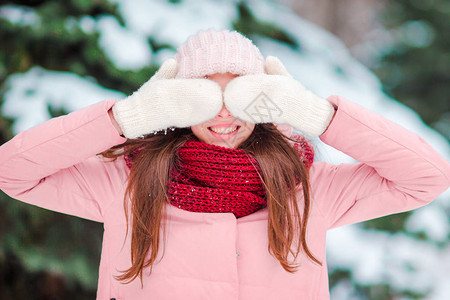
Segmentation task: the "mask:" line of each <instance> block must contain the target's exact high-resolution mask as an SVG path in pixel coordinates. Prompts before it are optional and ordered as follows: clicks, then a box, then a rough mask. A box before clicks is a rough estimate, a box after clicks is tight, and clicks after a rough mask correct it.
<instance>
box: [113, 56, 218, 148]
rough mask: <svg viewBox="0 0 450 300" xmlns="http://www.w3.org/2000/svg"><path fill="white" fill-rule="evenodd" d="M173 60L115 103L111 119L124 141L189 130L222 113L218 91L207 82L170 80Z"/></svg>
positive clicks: (213, 84) (216, 86) (174, 74)
mask: <svg viewBox="0 0 450 300" xmlns="http://www.w3.org/2000/svg"><path fill="white" fill-rule="evenodd" d="M176 74H177V62H176V61H175V59H169V60H167V61H165V62H164V63H163V64H162V66H161V67H160V69H159V70H158V72H157V73H156V74H155V75H154V76H153V77H152V78H150V80H149V81H147V82H146V83H144V84H143V85H142V86H141V87H140V88H139V89H138V90H137V91H136V92H134V93H133V94H132V95H131V96H129V97H127V98H125V99H124V100H121V101H118V102H116V104H115V105H114V106H113V108H112V111H113V114H114V118H115V119H116V121H117V123H118V124H119V126H120V128H121V129H122V131H123V134H124V136H125V137H127V138H130V139H132V138H137V137H141V136H144V135H146V134H149V133H152V132H155V131H158V130H162V129H166V128H169V127H189V126H192V125H197V124H200V123H202V122H204V121H207V120H209V119H212V118H214V117H215V116H216V115H217V114H218V113H219V112H220V110H221V109H222V106H223V102H222V89H221V87H220V86H219V85H218V84H217V83H216V82H214V81H212V80H208V79H174V78H175V76H176Z"/></svg>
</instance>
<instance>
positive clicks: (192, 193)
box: [125, 136, 314, 218]
mask: <svg viewBox="0 0 450 300" xmlns="http://www.w3.org/2000/svg"><path fill="white" fill-rule="evenodd" d="M294 138H295V139H296V140H297V141H298V142H297V143H294V145H293V146H294V148H295V149H296V150H297V151H298V152H299V155H300V157H301V158H302V160H303V162H304V163H305V165H306V166H307V167H308V168H309V167H310V166H311V164H312V161H313V159H314V151H313V150H312V147H311V146H310V144H309V143H308V142H307V141H306V140H305V139H304V138H303V137H301V136H294ZM137 154H138V153H133V155H131V156H126V157H125V160H126V162H127V165H128V167H129V168H131V167H132V158H133V157H136V155H137ZM176 155H177V158H178V160H177V161H178V163H177V165H176V166H175V167H174V168H172V170H170V174H169V181H168V194H169V199H170V202H171V204H172V205H174V206H176V207H178V208H181V209H184V210H188V211H192V212H210V213H217V212H231V213H233V214H234V215H235V216H236V218H239V217H243V216H246V215H249V214H251V213H253V212H255V211H257V210H259V209H261V208H263V207H265V206H266V205H267V203H266V197H265V189H264V187H263V184H262V181H261V178H260V177H259V175H258V173H261V172H260V167H259V164H258V162H257V161H256V159H255V158H254V157H253V156H250V155H247V154H246V152H245V151H244V150H242V149H231V148H226V147H221V146H216V145H211V144H207V143H203V142H199V141H188V142H186V143H185V144H184V145H183V147H181V148H180V149H178V151H177V153H176Z"/></svg>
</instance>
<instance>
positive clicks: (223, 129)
mask: <svg viewBox="0 0 450 300" xmlns="http://www.w3.org/2000/svg"><path fill="white" fill-rule="evenodd" d="M239 128H241V126H232V127H215V128H212V127H208V129H209V131H211V132H213V133H214V134H220V135H227V134H231V133H235V132H236V131H238V130H239Z"/></svg>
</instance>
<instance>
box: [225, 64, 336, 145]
mask: <svg viewBox="0 0 450 300" xmlns="http://www.w3.org/2000/svg"><path fill="white" fill-rule="evenodd" d="M265 70H266V73H267V74H257V75H245V76H240V77H236V78H234V79H233V80H231V81H230V82H229V83H228V85H227V86H226V88H225V91H224V102H225V106H226V107H227V109H228V110H229V111H230V113H231V114H232V115H233V116H235V117H237V118H239V119H242V120H245V121H247V122H251V123H275V124H288V125H291V126H292V127H294V128H295V129H297V130H299V131H301V132H302V133H303V134H305V135H306V136H309V137H316V136H319V135H321V134H322V133H323V132H324V131H325V130H326V128H327V127H328V125H329V124H330V122H331V120H332V118H333V115H334V113H335V109H334V107H333V105H332V104H331V103H330V102H328V101H327V100H325V99H323V98H320V97H318V96H317V95H315V94H314V93H312V92H311V91H308V90H307V89H306V88H305V87H303V85H302V84H301V83H300V82H298V81H297V80H295V79H293V78H292V76H291V75H290V74H289V73H288V72H287V71H286V68H285V67H284V65H283V64H282V63H281V61H280V60H279V59H278V58H276V57H273V56H268V57H267V58H266V61H265Z"/></svg>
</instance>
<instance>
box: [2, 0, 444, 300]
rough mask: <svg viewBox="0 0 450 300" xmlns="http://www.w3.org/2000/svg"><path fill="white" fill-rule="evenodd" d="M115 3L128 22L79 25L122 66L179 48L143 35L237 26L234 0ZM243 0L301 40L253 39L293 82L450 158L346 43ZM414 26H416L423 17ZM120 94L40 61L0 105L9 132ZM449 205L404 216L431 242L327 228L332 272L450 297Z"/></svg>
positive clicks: (14, 80)
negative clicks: (371, 115)
mask: <svg viewBox="0 0 450 300" xmlns="http://www.w3.org/2000/svg"><path fill="white" fill-rule="evenodd" d="M114 2H117V3H118V5H119V11H120V13H121V15H122V16H123V17H124V19H125V24H126V26H125V27H121V26H120V25H119V24H118V22H117V21H116V20H114V19H112V18H110V17H109V18H106V17H105V18H102V19H100V21H98V22H96V21H95V20H93V19H92V18H85V19H82V28H84V30H85V31H93V30H99V31H100V33H101V38H100V46H101V47H102V48H103V49H104V51H105V53H106V54H107V55H108V56H109V57H110V58H111V59H112V60H113V61H114V63H115V64H116V65H117V66H118V67H119V68H121V69H138V68H140V67H142V66H144V65H147V64H149V63H154V64H156V63H161V62H162V61H163V60H165V59H167V58H169V57H171V56H172V55H173V54H174V50H163V51H159V52H157V53H153V54H151V49H150V46H149V45H148V43H147V40H146V39H147V38H148V37H149V36H152V38H154V39H155V41H156V42H157V43H159V44H170V45H173V46H174V49H175V48H176V47H177V46H178V45H180V44H181V43H182V42H183V41H184V40H186V38H187V37H188V36H190V35H191V34H194V33H196V32H197V31H198V30H200V29H208V28H217V29H220V28H231V22H232V21H233V20H234V19H235V18H236V16H237V11H236V8H235V4H236V1H225V0H222V1H206V0H198V1H194V0H184V1H181V3H180V4H170V3H169V2H168V1H156V0H154V1H147V0H126V1H125V0H115V1H114ZM247 3H249V5H250V7H251V9H252V11H253V12H254V13H255V15H256V16H257V17H258V18H259V19H260V20H263V21H265V22H269V23H270V22H272V23H274V24H276V25H277V26H279V27H280V28H282V29H283V30H285V31H286V32H287V33H288V34H290V36H292V37H293V38H294V39H295V40H297V41H298V43H299V44H300V46H301V48H300V49H301V51H300V52H299V51H296V50H293V49H292V48H290V47H288V46H286V45H284V44H281V43H278V42H275V41H272V40H270V39H267V38H264V37H261V36H257V37H255V38H254V39H253V40H254V42H255V43H256V44H257V45H258V46H259V47H260V49H261V52H262V53H263V54H264V55H265V56H267V55H275V56H278V57H279V58H280V59H281V61H282V62H283V63H284V64H285V65H286V67H287V70H288V71H289V72H290V73H291V74H292V75H293V76H294V77H295V78H296V79H298V80H299V81H301V82H302V83H303V84H304V85H305V86H306V87H307V88H309V89H311V90H313V91H314V92H316V93H317V94H318V95H320V96H323V97H327V96H329V95H331V94H338V95H341V96H343V97H346V98H348V99H350V100H352V101H354V102H357V103H359V104H360V105H362V106H364V107H366V108H369V109H371V110H373V111H375V112H378V113H380V114H382V115H384V116H385V117H387V118H389V119H390V120H392V121H394V122H396V123H398V124H400V125H402V126H404V127H406V128H408V129H409V130H411V131H413V132H416V133H418V134H419V135H420V136H421V137H423V138H424V139H425V140H426V141H427V142H428V143H430V144H431V145H432V146H433V147H434V148H435V149H436V150H437V151H438V152H440V153H441V154H442V155H444V156H445V157H446V158H448V159H449V158H450V148H449V145H448V142H447V141H446V140H445V139H444V138H443V137H442V136H441V135H439V134H438V133H437V132H435V131H434V130H432V129H431V128H429V127H427V126H426V125H425V124H424V123H423V122H422V121H421V120H420V118H419V117H418V115H417V113H415V112H414V111H412V110H411V109H409V108H407V107H406V106H404V105H402V104H400V103H399V102H397V101H395V100H394V99H391V98H389V97H387V96H386V95H384V94H383V93H382V91H381V84H380V82H379V80H378V79H377V78H376V76H375V75H374V74H373V73H371V72H370V71H369V70H368V69H367V68H365V67H364V66H363V65H362V64H361V63H359V62H358V61H356V60H355V59H353V58H352V57H351V56H350V54H349V51H348V50H347V49H346V48H345V47H344V45H343V43H342V42H340V41H339V40H338V39H336V38H335V37H334V36H333V35H331V34H330V33H328V32H325V31H324V30H322V29H320V28H318V27H316V26H314V25H312V24H311V23H308V22H306V21H304V20H302V19H301V18H299V17H298V16H296V15H295V14H294V13H292V12H291V11H290V10H289V9H287V8H285V7H282V6H279V5H275V4H273V3H272V2H269V1H247ZM12 11H13V13H9V12H8V18H10V19H12V20H19V21H20V20H26V19H27V18H30V20H33V18H32V17H27V16H26V13H25V14H24V13H23V12H19V13H17V12H15V11H14V10H12ZM27 13H29V12H27ZM14 14H16V15H17V16H14ZM9 15H11V16H9ZM4 16H5V11H4V10H2V11H0V17H4ZM19 21H17V22H19ZM23 22H24V23H27V22H26V21H23ZM30 22H31V21H30ZM33 22H34V21H33ZM93 22H96V24H94V23H93ZM419 25H420V24H419ZM411 26H416V27H417V24H412V25H411ZM414 28H415V27H413V29H414ZM424 28H425V27H424ZM424 28H422V29H424ZM410 29H411V28H410ZM405 30H406V29H405ZM408 30H409V29H408ZM424 30H426V28H425V29H424ZM414 42H415V43H418V45H424V44H426V42H427V41H425V40H420V39H419V40H415V41H414ZM374 47H376V46H374ZM123 97H124V95H123V94H121V93H119V92H116V91H111V90H107V89H105V88H102V87H101V86H99V85H98V84H97V83H96V82H95V81H94V80H92V79H90V78H82V77H80V76H78V75H75V74H70V73H63V72H55V71H49V70H44V69H41V68H38V67H34V68H32V69H31V70H29V71H28V72H26V73H24V74H15V75H12V76H10V77H9V78H8V80H7V89H6V94H5V100H6V101H5V103H4V105H3V112H4V113H5V114H7V115H9V116H11V117H14V118H16V121H15V123H14V127H13V129H14V132H15V133H18V132H20V131H22V130H25V129H27V128H29V127H31V126H34V125H36V124H39V123H41V122H43V121H45V120H46V119H48V117H49V115H48V112H47V109H46V107H47V104H51V105H53V106H56V107H63V108H65V109H66V110H68V111H72V110H76V109H79V108H81V107H83V106H86V105H89V104H92V103H95V102H97V101H100V100H103V99H106V98H115V99H120V98H123ZM314 142H315V143H316V148H317V157H318V158H319V159H320V160H326V161H329V162H332V163H342V162H353V161H354V160H353V159H352V158H350V157H348V156H347V155H345V154H343V153H340V152H339V151H337V150H335V149H333V148H331V147H329V146H326V145H324V144H323V143H321V142H320V141H319V140H317V139H316V140H315V141H314ZM449 211H450V193H449V191H447V192H446V193H444V194H443V195H441V196H440V197H439V198H438V199H437V200H436V201H434V202H433V203H431V204H429V205H427V206H425V207H423V208H420V209H418V210H416V211H414V212H413V213H412V214H411V216H410V217H409V218H408V220H407V223H406V229H407V231H409V232H410V233H424V234H425V235H426V236H427V237H428V238H429V241H421V240H417V239H414V238H413V237H412V235H407V234H400V233H399V234H395V235H391V234H389V233H386V232H380V231H367V230H364V229H363V228H362V226H360V225H351V226H345V227H342V228H338V229H333V230H332V231H330V232H329V234H328V247H327V249H328V252H327V255H328V265H329V269H330V271H333V270H334V269H336V268H339V269H346V270H350V271H351V273H352V278H353V280H355V281H356V282H358V283H359V284H361V285H367V284H386V283H387V284H389V285H391V286H392V287H394V288H396V289H398V290H408V291H412V292H417V293H421V292H427V291H428V290H429V291H430V293H429V295H428V298H427V299H431V300H441V299H450V285H449V284H448V283H449V282H450V271H449V270H450V246H449V243H448V239H449V236H450V223H449V216H448V214H449ZM442 245H444V246H442ZM354 292H355V291H354V287H353V286H352V284H351V282H349V281H341V282H340V283H339V284H338V285H336V287H335V288H334V289H332V290H331V293H332V299H334V300H339V299H358V296H357V295H356V294H355V293H354Z"/></svg>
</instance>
